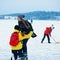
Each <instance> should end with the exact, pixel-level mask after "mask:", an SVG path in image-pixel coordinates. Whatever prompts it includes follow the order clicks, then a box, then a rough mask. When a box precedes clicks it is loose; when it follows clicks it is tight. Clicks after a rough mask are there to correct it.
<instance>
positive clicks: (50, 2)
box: [0, 0, 60, 15]
mask: <svg viewBox="0 0 60 60" xmlns="http://www.w3.org/2000/svg"><path fill="white" fill-rule="evenodd" d="M31 11H60V0H0V15H1V14H8V13H26V12H31Z"/></svg>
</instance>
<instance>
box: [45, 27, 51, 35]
mask: <svg viewBox="0 0 60 60" xmlns="http://www.w3.org/2000/svg"><path fill="white" fill-rule="evenodd" d="M50 32H51V27H46V30H45V31H44V34H47V35H49V34H50Z"/></svg>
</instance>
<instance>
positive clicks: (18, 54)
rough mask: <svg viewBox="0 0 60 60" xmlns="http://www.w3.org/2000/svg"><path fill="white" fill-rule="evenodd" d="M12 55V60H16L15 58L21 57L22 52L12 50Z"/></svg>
mask: <svg viewBox="0 0 60 60" xmlns="http://www.w3.org/2000/svg"><path fill="white" fill-rule="evenodd" d="M12 53H13V55H14V59H15V60H17V57H18V56H19V57H23V53H22V50H12Z"/></svg>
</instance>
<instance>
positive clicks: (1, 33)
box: [0, 20, 60, 60]
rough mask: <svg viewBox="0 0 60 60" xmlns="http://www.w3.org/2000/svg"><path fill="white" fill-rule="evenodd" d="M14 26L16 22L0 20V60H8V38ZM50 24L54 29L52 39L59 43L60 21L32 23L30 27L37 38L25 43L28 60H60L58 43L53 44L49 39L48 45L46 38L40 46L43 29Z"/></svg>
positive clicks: (9, 54) (9, 50) (9, 51)
mask: <svg viewBox="0 0 60 60" xmlns="http://www.w3.org/2000/svg"><path fill="white" fill-rule="evenodd" d="M16 24H18V22H17V20H0V60H10V57H11V55H12V54H11V49H10V46H9V38H10V35H11V33H12V32H13V28H14V25H16ZM52 24H53V25H54V27H55V29H54V30H53V31H52V37H53V38H54V39H55V41H57V42H60V21H50V20H49V21H42V20H41V21H40V20H34V21H33V23H32V26H33V28H34V32H35V33H36V34H37V37H36V38H30V39H29V41H28V43H27V48H28V58H29V60H60V43H55V42H54V41H53V40H52V38H51V44H48V43H47V38H46V39H45V40H44V43H43V44H41V40H42V38H43V32H44V29H45V27H46V26H51V25H52Z"/></svg>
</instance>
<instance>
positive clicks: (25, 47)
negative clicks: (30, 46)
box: [22, 39, 28, 55]
mask: <svg viewBox="0 0 60 60" xmlns="http://www.w3.org/2000/svg"><path fill="white" fill-rule="evenodd" d="M27 42H28V39H24V40H23V48H22V51H23V54H26V55H27Z"/></svg>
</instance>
